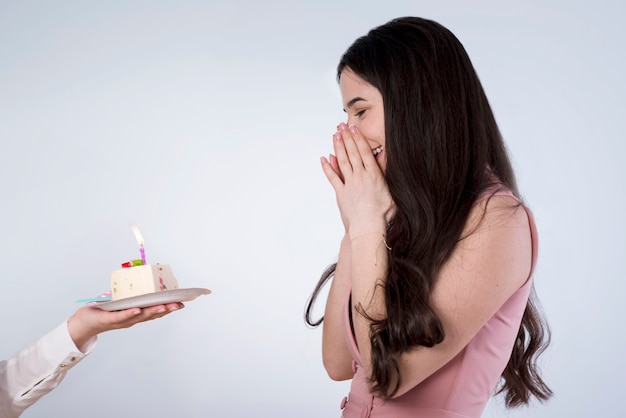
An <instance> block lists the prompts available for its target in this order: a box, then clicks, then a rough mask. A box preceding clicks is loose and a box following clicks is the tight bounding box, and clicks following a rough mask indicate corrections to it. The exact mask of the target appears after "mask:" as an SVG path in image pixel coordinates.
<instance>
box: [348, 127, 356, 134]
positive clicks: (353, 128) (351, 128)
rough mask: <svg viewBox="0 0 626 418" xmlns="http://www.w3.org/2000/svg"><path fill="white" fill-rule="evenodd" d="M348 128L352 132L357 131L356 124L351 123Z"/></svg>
mask: <svg viewBox="0 0 626 418" xmlns="http://www.w3.org/2000/svg"><path fill="white" fill-rule="evenodd" d="M348 128H349V129H350V132H352V133H355V132H356V127H355V126H354V125H350V126H349V127H348Z"/></svg>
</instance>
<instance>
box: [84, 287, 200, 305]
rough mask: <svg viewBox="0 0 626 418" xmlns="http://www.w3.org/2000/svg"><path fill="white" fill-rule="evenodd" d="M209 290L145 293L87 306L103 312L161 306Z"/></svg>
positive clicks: (192, 298)
mask: <svg viewBox="0 0 626 418" xmlns="http://www.w3.org/2000/svg"><path fill="white" fill-rule="evenodd" d="M209 293H211V291H210V290H209V289H203V288H200V287H191V288H188V289H170V290H162V291H160V292H154V293H146V294H145V295H139V296H133V297H130V298H124V299H118V300H112V301H111V302H103V303H93V304H89V305H88V306H91V307H93V308H98V309H102V310H105V311H121V310H123V309H130V308H146V307H148V306H154V305H163V304H166V303H174V302H187V301H190V300H194V299H195V298H197V297H198V296H200V295H208V294H209Z"/></svg>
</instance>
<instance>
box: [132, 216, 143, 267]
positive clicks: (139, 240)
mask: <svg viewBox="0 0 626 418" xmlns="http://www.w3.org/2000/svg"><path fill="white" fill-rule="evenodd" d="M132 230H133V233H134V234H135V239H136V240H137V243H138V244H139V252H140V253H141V261H142V263H143V265H144V266H145V265H146V251H145V250H144V249H143V236H142V235H141V232H139V228H137V226H136V225H133V226H132Z"/></svg>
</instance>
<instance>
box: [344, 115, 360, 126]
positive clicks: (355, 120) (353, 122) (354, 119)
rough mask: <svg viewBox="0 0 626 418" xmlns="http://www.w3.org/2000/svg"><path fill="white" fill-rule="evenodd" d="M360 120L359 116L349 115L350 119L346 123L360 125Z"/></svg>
mask: <svg viewBox="0 0 626 418" xmlns="http://www.w3.org/2000/svg"><path fill="white" fill-rule="evenodd" d="M358 121H359V119H358V118H356V117H354V116H348V119H347V120H346V124H347V125H348V126H350V125H354V126H356V127H358V126H359V124H358Z"/></svg>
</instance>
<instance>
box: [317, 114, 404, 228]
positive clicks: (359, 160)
mask: <svg viewBox="0 0 626 418" xmlns="http://www.w3.org/2000/svg"><path fill="white" fill-rule="evenodd" d="M333 147H334V150H335V155H332V154H331V155H330V156H329V158H328V159H326V158H325V157H322V159H321V162H322V169H323V170H324V174H325V175H326V178H327V179H328V181H329V182H330V184H331V185H332V187H333V189H334V190H335V195H336V198H337V206H338V207H339V212H340V213H341V219H342V222H343V225H344V228H345V230H346V232H347V233H348V234H349V236H350V237H353V238H354V237H356V236H359V235H360V234H365V233H370V232H374V231H380V232H382V233H384V232H385V227H386V225H387V223H388V222H389V221H391V218H392V217H393V214H394V210H395V206H394V204H393V200H392V198H391V194H390V193H389V189H388V188H387V183H386V181H385V177H384V174H383V171H382V168H381V167H380V166H379V163H378V162H377V161H376V158H375V157H374V154H373V150H372V148H371V147H370V145H369V144H368V142H367V140H366V139H365V138H364V137H363V135H362V134H361V133H360V132H359V130H358V129H357V128H356V127H354V126H350V127H348V126H347V125H346V124H343V123H342V124H340V125H339V126H338V131H337V132H336V133H335V134H334V135H333Z"/></svg>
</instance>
